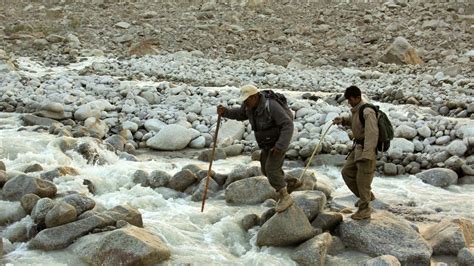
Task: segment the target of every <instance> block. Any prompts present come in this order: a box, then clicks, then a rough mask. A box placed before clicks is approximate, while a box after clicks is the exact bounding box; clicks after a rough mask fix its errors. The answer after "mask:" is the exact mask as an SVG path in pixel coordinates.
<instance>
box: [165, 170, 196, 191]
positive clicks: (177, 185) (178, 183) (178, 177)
mask: <svg viewBox="0 0 474 266" xmlns="http://www.w3.org/2000/svg"><path fill="white" fill-rule="evenodd" d="M197 180H198V178H197V177H196V175H195V174H193V172H191V171H190V170H188V169H184V170H181V171H179V172H177V173H176V174H174V175H173V177H172V178H171V179H170V181H169V182H168V187H169V188H172V189H174V190H177V191H181V192H183V191H184V190H185V189H186V188H187V187H189V186H190V185H192V184H193V183H194V182H196V181H197Z"/></svg>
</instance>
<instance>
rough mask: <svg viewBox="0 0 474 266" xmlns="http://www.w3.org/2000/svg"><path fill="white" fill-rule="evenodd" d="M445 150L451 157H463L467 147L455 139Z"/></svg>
mask: <svg viewBox="0 0 474 266" xmlns="http://www.w3.org/2000/svg"><path fill="white" fill-rule="evenodd" d="M446 150H447V151H448V152H449V154H451V155H457V156H463V155H464V153H466V151H467V145H466V144H465V143H464V141H462V140H460V139H457V140H453V141H452V142H451V143H449V145H448V146H447V147H446Z"/></svg>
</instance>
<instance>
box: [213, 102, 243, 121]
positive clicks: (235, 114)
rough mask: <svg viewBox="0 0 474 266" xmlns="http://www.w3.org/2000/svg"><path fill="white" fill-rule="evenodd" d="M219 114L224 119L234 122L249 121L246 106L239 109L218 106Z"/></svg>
mask: <svg viewBox="0 0 474 266" xmlns="http://www.w3.org/2000/svg"><path fill="white" fill-rule="evenodd" d="M217 113H218V114H220V115H221V116H222V117H225V118H229V119H234V120H239V121H243V120H247V119H248V117H247V113H246V112H245V105H242V106H240V107H239V108H230V109H229V108H225V107H224V106H222V105H219V106H217Z"/></svg>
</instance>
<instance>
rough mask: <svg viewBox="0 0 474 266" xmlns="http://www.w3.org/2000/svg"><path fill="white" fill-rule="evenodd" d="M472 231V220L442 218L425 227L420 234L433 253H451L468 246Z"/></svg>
mask: <svg viewBox="0 0 474 266" xmlns="http://www.w3.org/2000/svg"><path fill="white" fill-rule="evenodd" d="M471 232H474V227H473V225H472V222H471V221H469V220H467V219H463V218H461V219H454V220H452V221H447V220H444V221H442V222H440V223H437V224H434V225H432V226H430V227H428V228H426V229H425V230H424V231H423V232H422V235H423V237H424V238H425V239H426V241H428V243H429V244H430V245H431V247H432V248H433V255H453V256H456V255H457V254H458V252H459V251H460V250H461V249H463V248H465V247H469V245H470V243H471V241H472V240H473V239H472V236H471Z"/></svg>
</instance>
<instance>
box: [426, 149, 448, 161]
mask: <svg viewBox="0 0 474 266" xmlns="http://www.w3.org/2000/svg"><path fill="white" fill-rule="evenodd" d="M449 157H450V155H449V153H448V152H447V151H442V152H438V153H435V154H434V155H433V159H432V160H431V161H432V162H433V163H440V162H445V161H446V160H447V159H448V158H449Z"/></svg>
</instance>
